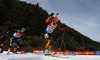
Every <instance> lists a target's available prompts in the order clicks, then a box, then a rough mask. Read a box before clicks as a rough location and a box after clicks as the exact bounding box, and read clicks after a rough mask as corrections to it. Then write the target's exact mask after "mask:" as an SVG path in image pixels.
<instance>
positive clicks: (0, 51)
mask: <svg viewBox="0 0 100 60" xmlns="http://www.w3.org/2000/svg"><path fill="white" fill-rule="evenodd" d="M2 48H3V44H1V45H0V53H2V52H3V50H2Z"/></svg>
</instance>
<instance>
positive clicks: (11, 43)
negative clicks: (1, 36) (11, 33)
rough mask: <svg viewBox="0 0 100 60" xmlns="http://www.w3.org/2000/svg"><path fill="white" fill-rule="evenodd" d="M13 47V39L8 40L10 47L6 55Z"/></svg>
mask: <svg viewBox="0 0 100 60" xmlns="http://www.w3.org/2000/svg"><path fill="white" fill-rule="evenodd" d="M12 46H13V37H11V38H10V45H9V48H8V53H9V52H10V51H11V47H12Z"/></svg>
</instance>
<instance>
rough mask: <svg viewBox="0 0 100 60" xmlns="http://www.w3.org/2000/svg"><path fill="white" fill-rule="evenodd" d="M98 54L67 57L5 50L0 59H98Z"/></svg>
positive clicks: (0, 54) (99, 57)
mask: <svg viewBox="0 0 100 60" xmlns="http://www.w3.org/2000/svg"><path fill="white" fill-rule="evenodd" d="M99 59H100V56H99V55H75V56H69V58H60V57H50V56H44V55H36V54H32V53H27V54H12V53H11V54H10V55H7V54H6V53H5V52H4V53H0V60H99Z"/></svg>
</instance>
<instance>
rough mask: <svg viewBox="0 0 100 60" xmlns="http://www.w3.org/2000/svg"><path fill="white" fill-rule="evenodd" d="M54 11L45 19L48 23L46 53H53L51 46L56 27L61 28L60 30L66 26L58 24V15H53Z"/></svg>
mask: <svg viewBox="0 0 100 60" xmlns="http://www.w3.org/2000/svg"><path fill="white" fill-rule="evenodd" d="M53 15H54V13H52V14H51V15H50V16H49V17H48V18H47V19H46V21H45V23H47V24H48V26H47V28H46V29H45V35H44V37H45V39H46V40H45V42H47V43H46V46H45V48H46V50H45V54H50V53H51V47H52V33H53V31H54V30H55V28H56V27H58V28H59V30H60V31H63V30H64V28H60V27H59V26H58V24H57V22H58V17H57V16H56V17H53Z"/></svg>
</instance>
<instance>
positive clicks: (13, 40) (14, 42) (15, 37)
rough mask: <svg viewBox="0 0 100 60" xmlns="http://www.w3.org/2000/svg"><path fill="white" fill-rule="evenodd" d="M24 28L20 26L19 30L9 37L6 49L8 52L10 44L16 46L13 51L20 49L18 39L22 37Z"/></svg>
mask: <svg viewBox="0 0 100 60" xmlns="http://www.w3.org/2000/svg"><path fill="white" fill-rule="evenodd" d="M24 31H25V28H22V29H21V30H20V31H18V32H15V33H14V34H13V35H12V37H11V38H10V47H9V49H8V53H9V52H10V51H11V48H12V46H13V45H14V46H16V48H14V52H17V51H18V50H20V40H21V39H22V36H23V34H24Z"/></svg>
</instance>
